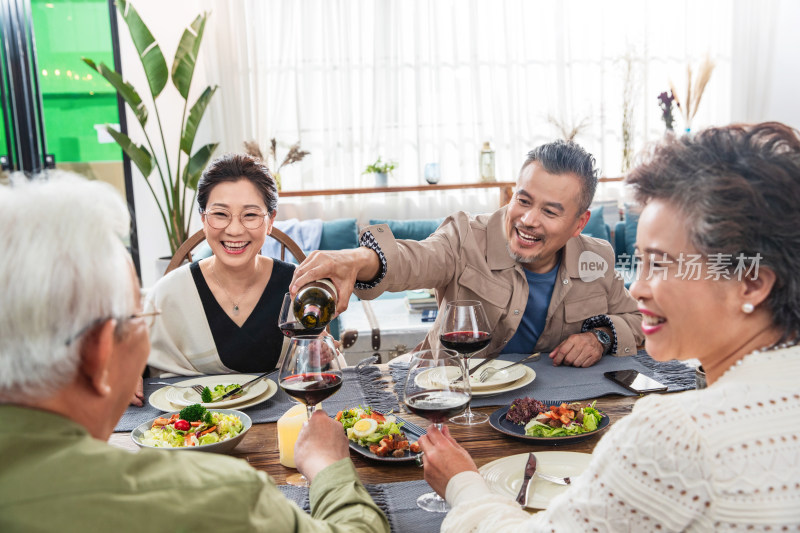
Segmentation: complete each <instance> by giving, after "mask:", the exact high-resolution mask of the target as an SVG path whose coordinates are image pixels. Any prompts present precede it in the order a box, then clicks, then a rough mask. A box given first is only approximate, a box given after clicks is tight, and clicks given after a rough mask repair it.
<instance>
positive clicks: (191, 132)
mask: <svg viewBox="0 0 800 533" xmlns="http://www.w3.org/2000/svg"><path fill="white" fill-rule="evenodd" d="M217 88H218V86H217V85H215V86H214V88H213V89H212V88H211V87H206V90H205V91H203V94H201V95H200V98H198V99H197V102H195V104H194V105H193V106H192V109H191V111H189V118H188V119H187V120H186V126H185V127H184V129H183V134H182V135H181V150H183V153H185V154H186V155H189V153H190V152H191V151H192V145H193V144H194V136H195V135H196V134H197V127H198V126H199V125H200V121H201V120H203V114H204V113H205V112H206V107H208V103H209V102H210V101H211V97H212V96H214V93H215V92H216V91H217Z"/></svg>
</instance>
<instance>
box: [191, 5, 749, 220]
mask: <svg viewBox="0 0 800 533" xmlns="http://www.w3.org/2000/svg"><path fill="white" fill-rule="evenodd" d="M206 4H207V5H208V6H209V8H210V10H211V11H212V15H211V18H210V20H209V25H208V27H207V29H206V41H205V43H204V45H203V53H202V56H203V60H205V61H207V69H208V71H209V72H210V73H212V76H214V75H216V76H218V79H212V80H211V81H212V82H215V83H218V84H219V85H220V93H219V96H218V97H215V102H214V106H215V107H213V109H212V113H211V116H210V118H211V120H212V121H213V122H212V124H213V127H214V129H215V134H217V137H218V138H220V139H221V140H222V146H221V148H222V150H223V151H229V150H230V151H239V150H241V147H242V142H243V141H245V140H256V141H258V142H259V144H260V145H261V147H262V150H264V149H266V147H267V145H268V142H269V139H270V138H272V137H275V138H276V139H277V140H278V143H279V148H278V152H279V153H278V157H279V159H280V158H282V156H283V154H285V151H286V150H287V149H288V147H289V146H290V145H291V144H292V143H294V142H296V141H300V142H301V144H302V147H303V148H304V149H306V150H309V151H310V152H311V155H310V156H308V157H307V158H306V159H305V160H304V161H302V162H301V163H299V164H296V165H293V166H291V167H288V168H284V169H283V170H282V172H281V176H282V180H283V187H284V189H285V190H304V189H322V188H326V189H327V188H348V187H365V186H372V183H373V180H372V177H370V176H368V175H363V174H362V171H363V169H364V167H365V166H366V165H367V164H368V163H371V162H372V161H374V160H375V159H376V158H377V157H378V156H381V157H383V159H384V160H386V159H390V160H394V161H397V162H398V167H397V169H396V170H395V172H394V175H393V177H392V178H390V185H391V184H396V185H417V184H424V183H425V181H424V178H423V169H424V167H425V164H426V163H429V162H438V163H439V164H440V167H441V175H442V179H441V183H466V182H475V181H478V153H479V151H480V148H481V145H482V144H483V142H484V141H491V142H492V144H493V146H494V149H495V151H496V161H497V162H496V167H497V170H496V175H497V178H498V180H513V179H515V178H516V174H517V172H518V169H519V167H520V165H521V163H522V162H523V160H524V157H525V154H526V152H527V151H529V150H530V149H532V148H533V147H535V146H536V145H538V144H541V143H543V142H547V141H550V140H552V139H554V138H556V137H559V136H560V134H559V130H558V129H557V128H556V127H555V126H554V125H553V124H552V123H551V121H550V120H548V119H549V117H551V118H552V120H555V121H556V122H560V123H562V124H564V125H567V126H571V125H575V124H577V123H579V122H581V121H583V120H585V121H586V127H585V129H583V130H582V131H581V133H580V134H579V135H578V136H577V137H576V140H577V141H578V142H580V143H581V144H583V145H584V146H585V147H586V148H587V149H588V150H589V151H590V152H592V153H593V154H594V155H595V156H596V157H597V160H598V164H599V166H600V168H601V170H602V172H603V174H605V175H607V176H615V175H619V174H620V167H621V160H622V126H621V125H622V107H623V96H622V95H623V92H624V75H625V65H626V61H627V62H629V63H630V64H631V65H632V72H633V92H632V94H633V97H632V105H633V112H634V115H633V121H632V125H633V142H634V145H633V149H634V150H638V149H640V148H642V147H643V146H644V144H645V143H646V142H647V141H650V140H655V139H658V138H659V137H660V136H661V135H663V132H664V124H663V122H662V121H661V111H660V109H659V107H658V102H657V100H656V98H657V96H658V94H659V93H661V92H662V91H667V90H669V81H670V80H673V81H674V83H675V85H676V87H677V88H678V91H679V94H680V96H681V97H683V98H685V91H686V68H687V65H688V64H691V65H692V66H693V67H694V68H695V70H696V67H697V66H698V65H699V63H700V62H701V60H702V59H703V58H704V57H705V56H706V54H709V55H710V57H711V58H712V59H713V60H714V61H715V62H716V69H715V71H714V73H713V76H712V77H711V81H710V83H709V84H708V86H707V88H706V92H705V96H704V97H703V101H702V103H701V105H700V107H699V112H698V113H697V116H696V117H695V119H694V121H693V123H692V128H693V129H697V128H701V127H703V126H706V125H713V124H725V123H728V122H729V121H730V115H731V84H730V80H731V47H732V41H733V35H732V29H733V26H734V25H733V4H731V3H730V2H728V1H726V0H705V1H700V0H684V1H677V2H667V3H665V2H662V1H656V0H645V1H640V0H631V1H603V2H597V1H589V0H587V1H573V2H538V1H537V2H534V1H530V0H234V1H231V0H206ZM626 58H627V60H626ZM682 127H683V124H682V121H681V120H680V119H678V121H677V123H676V129H682ZM601 194H602V192H601ZM486 196H487V193H486V192H478V193H473V194H472V199H473V200H475V201H477V202H480V201H483V202H484V204H485V206H486V207H487V209H491V208H493V207H494V206H496V203H494V202H496V196H493V198H491V199H488V200H487V199H486V198H485V197H486ZM371 201H374V200H370V199H369V198H366V197H365V198H362V202H367V203H369V202H371ZM470 201H472V200H470ZM282 202H283V200H282ZM426 202H428V201H427V200H426V201H423V202H422V203H421V204H419V205H422V206H425V205H427V204H426ZM388 204H392V202H391V201H390V202H388ZM470 205H471V204H470ZM387 208H388V209H398V207H397V206H396V205H389V206H387ZM472 209H481V210H482V209H483V207H482V206H479V207H477V208H472ZM345 211H347V210H346V209H345ZM328 218H329V217H328Z"/></svg>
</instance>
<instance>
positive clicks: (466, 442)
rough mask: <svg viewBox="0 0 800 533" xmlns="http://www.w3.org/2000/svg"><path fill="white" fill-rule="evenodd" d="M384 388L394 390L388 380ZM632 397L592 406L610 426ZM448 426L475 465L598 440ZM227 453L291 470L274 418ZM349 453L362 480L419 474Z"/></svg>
mask: <svg viewBox="0 0 800 533" xmlns="http://www.w3.org/2000/svg"><path fill="white" fill-rule="evenodd" d="M381 366H383V365H381ZM386 393H387V394H392V395H393V394H394V392H393V391H392V389H391V386H390V385H389V384H388V383H387V390H386ZM637 399H638V397H637V396H618V395H613V396H603V397H602V398H599V399H598V400H597V405H596V407H597V408H598V409H599V410H601V411H603V412H604V413H606V414H608V415H609V418H610V424H609V427H610V426H612V425H613V424H614V423H615V422H617V421H618V420H619V419H620V418H621V417H623V416H625V415H627V414H628V413H630V411H631V409H632V408H633V404H634V402H635V401H636V400H637ZM581 403H583V402H581ZM500 407H502V406H497V407H482V408H477V409H476V408H473V410H475V411H479V412H482V413H486V414H491V413H492V412H494V411H495V410H497V409H498V408H500ZM396 412H397V414H399V415H400V416H401V417H402V418H404V419H407V420H409V421H410V422H413V423H415V424H417V425H419V426H421V427H423V428H426V427H427V426H428V425H429V423H428V422H427V421H426V420H425V419H423V418H420V417H418V416H416V415H414V414H412V413H408V412H405V411H404V410H403V409H402V408H401V406H400V405H399V404H398V407H397V409H396ZM329 414H333V413H329ZM448 426H449V428H450V433H451V435H452V436H453V437H454V438H455V439H456V440H457V441H458V442H459V443H460V444H461V445H462V446H463V447H464V448H465V449H466V450H467V451H468V452H469V453H470V455H471V456H472V458H473V459H474V460H475V463H476V464H477V465H478V467H481V466H483V465H485V464H486V463H489V462H491V461H494V460H495V459H500V458H503V457H507V456H510V455H515V454H519V453H528V452H537V451H547V450H559V451H572V452H584V453H591V452H592V450H594V447H595V445H596V444H597V442H598V440H599V439H600V435H595V436H592V437H589V438H588V439H586V440H583V441H580V442H576V443H574V444H561V445H557V446H554V445H539V444H533V443H531V442H530V441H526V440H523V439H519V438H515V437H510V436H508V435H505V434H503V433H501V432H499V431H497V430H496V429H494V428H493V427H492V426H491V425H490V424H489V423H488V422H487V423H483V424H479V425H476V426H457V425H454V424H449V425H448ZM601 433H602V432H601ZM108 442H109V444H111V445H113V446H117V447H120V448H125V449H129V450H136V449H138V447H137V446H136V444H134V443H133V441H132V440H131V438H130V433H129V432H122V433H114V434H112V435H111V437H110V438H109V440H108ZM230 455H232V456H233V457H239V458H241V459H244V460H245V461H247V462H248V463H249V464H250V466H252V467H253V468H257V469H258V470H263V471H264V472H266V473H267V474H269V475H270V476H272V477H273V478H274V479H275V481H276V483H277V484H279V485H281V484H285V483H286V479H287V477H288V476H291V475H293V474H296V473H297V470H295V469H293V468H287V467H285V466H283V465H281V464H280V462H279V461H278V458H279V454H278V435H277V423H275V422H272V423H264V424H254V425H253V427H252V428H251V429H250V431H248V433H247V435H245V437H244V439H243V440H242V442H241V443H240V444H239V445H238V446H237V447H236V449H235V450H234V451H233V452H232V453H231V454H230ZM350 457H351V458H352V460H353V463H354V464H355V467H356V470H357V471H358V475H359V476H360V477H361V481H362V482H363V483H367V484H372V483H392V482H399V481H414V480H420V479H423V469H422V468H419V467H418V466H417V465H416V463H415V462H414V461H410V462H392V463H388V462H378V461H373V460H369V459H366V458H364V457H362V456H361V455H360V454H358V453H356V452H354V451H352V450H351V452H350Z"/></svg>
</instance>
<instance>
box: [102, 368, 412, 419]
mask: <svg viewBox="0 0 800 533" xmlns="http://www.w3.org/2000/svg"><path fill="white" fill-rule="evenodd" d="M342 374H343V377H344V380H343V383H342V388H341V389H339V391H338V392H337V393H336V394H334V395H333V396H331V397H330V398H328V399H327V400H325V401H324V402H322V406H323V408H324V409H325V411H327V412H328V413H329V414H330V413H336V412H337V411H340V410H342V409H345V408H349V407H356V406H358V405H370V406H373V407H375V408H377V409H380V410H383V411H389V410H391V409H394V410H397V401H396V400H395V399H394V398H393V397H392V395H391V394H387V393H386V385H385V384H384V383H383V382H382V381H381V373H380V370H379V369H378V367H376V366H374V365H371V364H369V363H368V362H367V361H365V362H364V364H359V365H357V366H355V367H348V368H345V369H343V370H342ZM268 378H269V379H271V380H272V381H274V382H276V383H277V382H278V371H277V370H276V371H275V372H273V373H272V374H270V375H269V376H268ZM187 379H191V378H190V377H187V376H181V377H177V378H167V379H155V378H154V379H145V380H144V396H145V399H146V400H145V405H144V407H134V406H129V407H128V409H127V410H126V411H125V413H124V414H123V415H122V418H121V419H120V420H119V422H118V423H117V427H115V428H114V431H115V432H120V431H132V430H133V429H135V428H136V427H137V426H138V425H139V424H142V423H144V422H147V421H148V420H152V419H154V418H155V417H157V416H160V415H161V414H162V413H163V412H164V411H161V410H160V409H156V408H155V407H153V406H152V405H150V403H149V401H147V400H149V399H150V395H151V394H153V393H154V392H155V391H156V390H158V389H160V388H161V387H164V385H153V384H152V382H153V381H166V382H168V383H176V382H178V381H185V380H187ZM296 403H297V401H296V400H294V399H293V398H292V397H290V396H289V395H287V394H286V393H285V392H283V390H281V389H280V388H279V389H278V392H276V393H275V395H274V396H273V397H272V398H270V399H269V400H267V401H266V402H264V403H260V404H258V405H254V406H252V407H247V408H245V409H242V411H244V412H245V413H247V415H248V416H249V417H250V418H251V419H252V420H253V423H254V424H261V423H265V422H275V421H277V420H278V419H279V418H280V417H281V415H283V413H285V412H286V411H288V410H289V409H290V408H291V407H292V406H293V405H295V404H296ZM231 408H232V409H236V406H235V405H234V406H231Z"/></svg>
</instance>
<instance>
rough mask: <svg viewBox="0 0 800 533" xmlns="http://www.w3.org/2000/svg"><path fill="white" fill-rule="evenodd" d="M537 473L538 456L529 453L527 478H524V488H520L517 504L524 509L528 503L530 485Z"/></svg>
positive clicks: (526, 464)
mask: <svg viewBox="0 0 800 533" xmlns="http://www.w3.org/2000/svg"><path fill="white" fill-rule="evenodd" d="M535 473H536V456H535V455H534V454H533V453H529V454H528V462H527V463H525V477H523V478H522V486H521V487H520V488H519V494H517V503H518V504H520V505H521V506H523V507H525V504H526V503H527V501H528V483H529V482H530V480H531V478H532V477H533V475H534V474H535Z"/></svg>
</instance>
